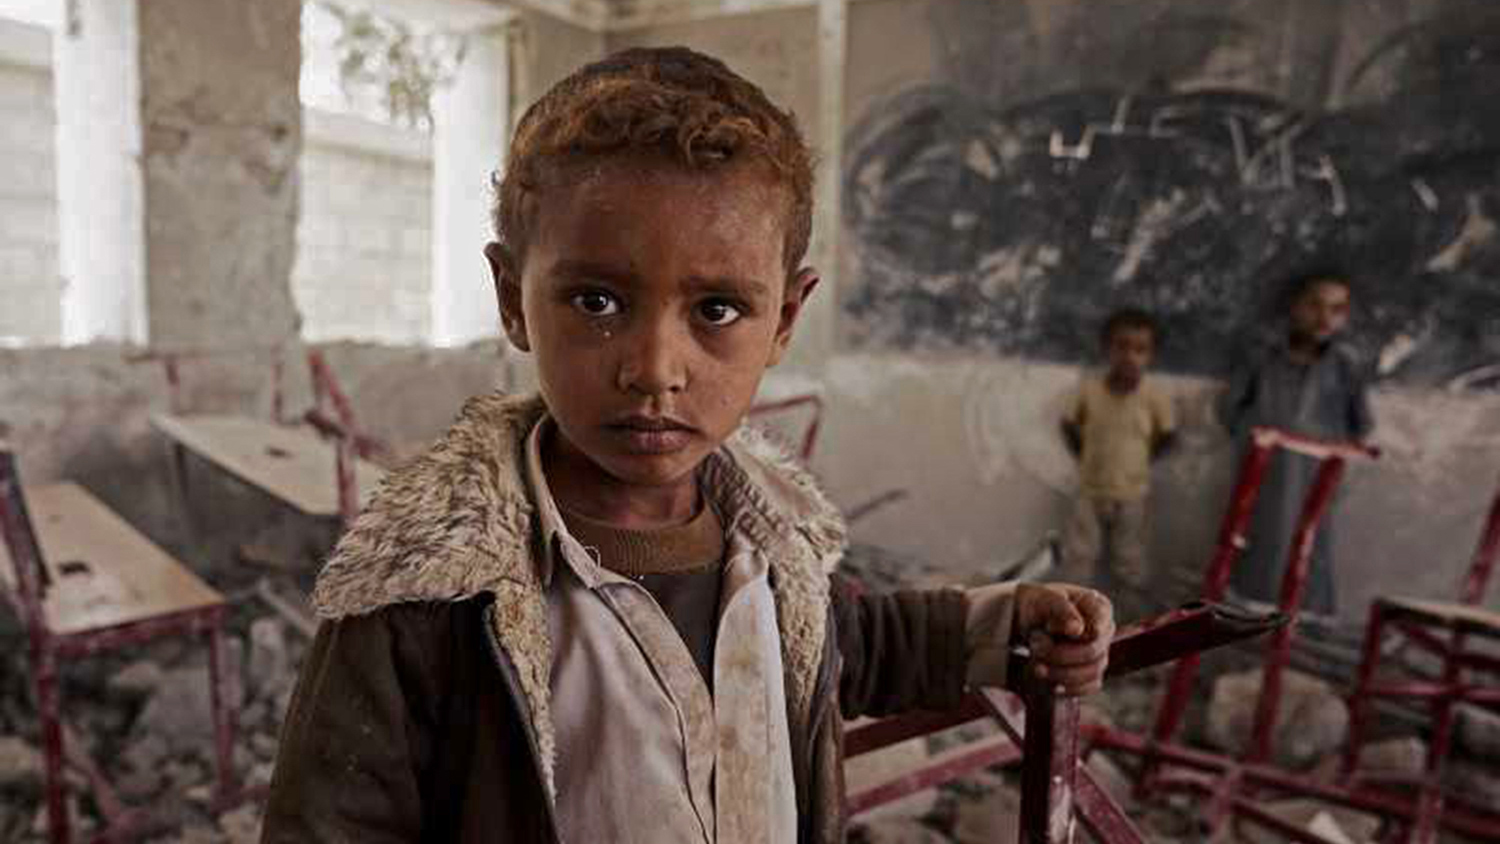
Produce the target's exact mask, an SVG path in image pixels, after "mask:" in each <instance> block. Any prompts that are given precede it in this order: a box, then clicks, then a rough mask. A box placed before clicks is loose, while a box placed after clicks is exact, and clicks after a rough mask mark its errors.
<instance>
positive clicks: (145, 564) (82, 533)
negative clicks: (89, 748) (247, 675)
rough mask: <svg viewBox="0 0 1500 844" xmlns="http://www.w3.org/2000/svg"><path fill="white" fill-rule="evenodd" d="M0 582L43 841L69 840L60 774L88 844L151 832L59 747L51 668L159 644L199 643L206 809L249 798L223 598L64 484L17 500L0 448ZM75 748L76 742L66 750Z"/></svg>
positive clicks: (25, 492)
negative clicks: (206, 723)
mask: <svg viewBox="0 0 1500 844" xmlns="http://www.w3.org/2000/svg"><path fill="white" fill-rule="evenodd" d="M0 535H3V538H4V543H3V544H0V582H3V584H4V587H5V589H4V591H5V595H6V598H7V599H9V602H10V603H11V604H12V605H13V607H14V608H15V610H16V612H17V614H18V615H19V616H20V618H21V621H22V623H23V625H24V626H25V629H26V635H27V639H28V645H29V648H28V650H29V654H28V655H29V658H30V665H31V681H32V690H33V693H34V695H35V699H36V707H37V710H38V716H39V720H40V726H41V741H42V749H43V754H44V761H45V788H46V805H47V834H48V840H49V841H51V842H52V844H66V842H68V841H70V840H71V834H70V829H69V817H68V808H67V781H66V779H65V773H64V767H65V765H68V764H71V765H72V766H73V767H74V768H75V769H77V770H78V771H79V772H80V773H82V774H83V776H84V777H85V779H86V780H87V781H88V782H89V785H90V790H91V796H92V798H93V800H94V803H95V805H96V807H97V808H98V809H99V812H100V814H101V815H103V818H104V828H103V829H102V830H101V831H100V832H99V833H97V834H96V835H95V836H94V837H93V838H92V839H91V840H93V841H118V840H121V839H123V838H128V837H131V836H132V835H137V834H140V833H142V832H145V831H147V830H149V829H150V827H151V826H152V825H153V821H152V816H151V815H150V813H149V812H148V811H146V810H144V809H131V808H127V807H125V806H124V805H122V803H121V801H120V799H119V797H118V796H117V795H116V794H115V792H114V789H113V788H112V787H111V786H110V784H109V782H108V780H107V779H106V778H105V777H104V775H103V773H102V772H101V771H100V770H99V768H98V767H97V766H96V765H95V764H94V763H93V762H92V761H91V760H89V759H88V757H87V756H86V755H84V754H83V753H82V752H81V748H78V747H65V742H64V737H65V733H67V732H70V731H68V730H67V729H66V728H65V726H64V725H65V721H64V718H63V704H62V699H61V694H60V689H59V679H60V678H59V676H58V669H59V667H60V665H61V664H62V663H65V662H68V661H70V660H78V659H83V658H86V657H89V656H92V655H94V654H97V653H100V652H104V651H110V650H118V649H122V648H128V647H131V646H134V645H139V644H142V643H144V642H146V641H149V640H152V639H157V638H162V637H168V636H187V637H202V638H203V639H204V640H205V643H206V644H207V646H208V672H207V676H205V677H204V682H205V683H208V684H209V687H210V693H211V698H210V699H211V705H212V709H213V726H214V759H215V764H216V766H217V775H218V782H217V787H216V790H215V793H214V797H213V807H214V808H215V809H216V810H223V809H226V808H229V807H230V806H233V805H235V804H236V803H238V802H240V801H241V800H243V799H246V798H248V797H251V796H253V795H252V794H250V793H249V792H245V791H242V790H241V789H240V787H239V783H238V781H237V779H236V777H235V774H234V770H233V763H232V760H233V752H232V751H233V746H234V731H235V721H234V713H233V711H232V710H231V709H230V707H229V694H228V684H229V683H230V682H232V679H231V678H230V677H228V676H226V672H225V651H224V623H225V618H226V616H227V614H228V605H227V604H226V603H225V600H224V596H222V595H220V594H219V593H218V592H216V591H215V590H214V589H213V588H212V587H210V586H209V585H208V584H206V583H204V582H203V581H202V580H201V579H199V578H198V577H197V576H196V575H195V574H193V573H192V572H191V571H189V570H188V569H187V568H186V567H184V566H183V565H182V564H181V563H179V562H177V561H176V560H175V559H173V558H172V557H171V556H169V555H168V554H167V553H166V552H165V551H163V550H162V549H161V548H159V547H157V546H156V545H154V544H153V543H152V542H151V541H150V540H149V539H147V538H146V537H145V536H143V535H141V534H140V533H139V532H138V531H136V530H135V529H134V528H132V527H131V526H130V525H129V524H128V523H127V522H126V521H125V520H123V519H121V518H120V517H119V516H118V515H116V514H115V513H114V512H113V511H111V510H110V509H109V508H108V507H106V506H105V505H104V504H103V503H102V502H100V501H99V500H98V499H97V498H95V497H94V496H92V495H90V494H89V493H88V491H87V490H85V489H84V488H83V487H81V486H79V485H78V484H74V483H58V484H49V485H46V486H39V487H33V488H23V487H22V484H21V480H20V477H19V474H18V471H17V468H16V458H15V454H14V452H13V451H12V450H11V448H10V446H9V445H8V444H7V443H5V441H3V440H0ZM67 744H69V745H75V744H76V742H71V741H70V742H67Z"/></svg>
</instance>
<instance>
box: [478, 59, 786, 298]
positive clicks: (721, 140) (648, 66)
mask: <svg viewBox="0 0 1500 844" xmlns="http://www.w3.org/2000/svg"><path fill="white" fill-rule="evenodd" d="M637 151H649V152H654V153H658V154H660V155H662V156H664V157H665V158H666V160H669V161H673V162H676V163H678V164H681V165H682V166H684V167H688V168H691V169H695V170H709V169H712V168H715V167H722V166H725V165H728V164H732V163H737V162H745V161H756V162H764V163H765V164H768V165H770V169H771V172H772V174H773V175H775V176H776V177H777V178H779V179H781V180H782V181H783V182H784V183H785V184H786V186H787V189H788V193H789V194H790V197H789V200H790V201H789V203H788V205H789V207H788V213H787V220H786V240H785V244H784V247H783V254H784V256H785V260H786V265H787V273H788V275H790V274H791V273H792V272H794V271H795V270H796V268H797V265H798V263H799V262H800V261H801V260H802V257H803V255H804V254H806V252H807V245H808V239H809V238H810V237H811V233H812V189H813V174H812V153H811V152H810V151H809V150H808V148H807V145H806V143H805V142H804V141H803V139H802V133H801V132H800V131H799V130H798V128H797V122H796V119H795V118H794V117H793V116H792V115H791V114H790V113H788V112H785V111H783V110H781V109H779V108H777V107H776V105H775V104H774V103H772V102H771V101H770V99H769V98H767V97H766V95H765V92H764V91H762V90H761V89H760V88H758V87H756V86H755V85H754V84H752V83H750V82H749V81H747V80H746V79H744V78H743V77H741V76H739V75H738V74H736V73H735V72H734V71H732V70H730V69H729V68H728V66H726V65H725V64H724V63H723V62H722V61H720V60H718V59H716V58H713V57H711V56H706V55H703V54H702V53H697V52H694V51H693V50H689V49H687V48H686V47H666V48H649V49H648V48H636V49H630V50H625V51H622V52H619V53H616V54H614V55H612V56H610V57H608V58H606V59H603V60H601V61H597V62H594V63H592V64H589V65H585V66H584V67H582V68H580V69H579V70H577V71H575V72H574V73H573V75H571V76H569V77H568V78H566V79H564V80H563V81H561V82H559V83H558V84H557V85H555V86H553V88H552V89H551V90H550V91H548V92H547V93H546V94H545V95H544V96H543V97H542V98H541V99H540V100H537V101H536V102H535V103H534V104H532V106H531V107H530V108H529V109H527V110H526V113H525V115H524V116H522V118H521V122H520V124H519V125H518V126H517V127H516V133H515V137H514V139H513V140H512V141H511V147H510V155H509V160H508V162H507V164H506V168H505V173H504V176H503V178H498V179H496V178H492V183H493V185H494V187H495V189H496V194H497V199H496V203H495V206H494V209H493V220H492V223H493V224H494V227H495V235H496V238H497V239H498V240H499V242H500V244H501V245H502V246H503V247H505V249H506V251H507V252H508V253H509V254H510V255H511V256H512V259H513V260H514V261H516V262H517V264H518V265H519V264H520V263H522V262H524V258H525V251H526V246H527V243H528V241H529V239H530V236H531V234H532V232H531V231H530V228H529V226H530V225H531V223H532V222H533V219H534V217H535V215H536V197H537V195H538V194H539V192H540V191H541V190H542V189H543V188H544V187H545V186H546V180H547V179H548V177H549V176H551V175H553V174H555V173H556V172H557V171H559V170H561V169H563V168H565V167H567V166H569V165H572V164H577V163H581V162H585V161H588V160H591V159H595V160H596V159H598V158H600V157H603V156H609V155H616V154H621V153H627V152H637ZM516 269H519V266H518V267H517V268H516Z"/></svg>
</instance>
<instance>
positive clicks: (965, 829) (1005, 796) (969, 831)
mask: <svg viewBox="0 0 1500 844" xmlns="http://www.w3.org/2000/svg"><path fill="white" fill-rule="evenodd" d="M1020 829H1021V792H1019V791H1017V790H1016V789H1014V788H1011V787H1009V786H1007V787H1004V788H997V789H995V790H994V791H991V792H989V793H988V794H985V795H983V796H982V797H979V798H977V799H974V800H969V801H965V802H964V803H963V804H962V805H960V806H959V808H958V821H957V823H956V824H955V825H954V828H953V837H954V840H956V841H957V842H958V844H993V842H996V841H1015V840H1016V836H1017V834H1018V832H1019V830H1020Z"/></svg>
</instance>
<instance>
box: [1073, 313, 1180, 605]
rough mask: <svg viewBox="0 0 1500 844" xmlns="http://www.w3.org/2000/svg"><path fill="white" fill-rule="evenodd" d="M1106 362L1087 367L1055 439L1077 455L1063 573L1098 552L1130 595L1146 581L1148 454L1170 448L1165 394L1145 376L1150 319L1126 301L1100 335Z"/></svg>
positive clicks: (1077, 578)
mask: <svg viewBox="0 0 1500 844" xmlns="http://www.w3.org/2000/svg"><path fill="white" fill-rule="evenodd" d="M1102 340H1103V343H1104V349H1105V353H1106V355H1107V356H1108V360H1109V369H1108V371H1107V372H1105V373H1104V374H1103V375H1087V376H1085V377H1084V379H1083V385H1082V386H1081V387H1080V388H1079V391H1078V396H1077V398H1076V399H1075V400H1074V402H1073V404H1072V406H1071V407H1070V408H1069V409H1068V412H1067V415H1066V416H1064V417H1063V420H1062V432H1063V439H1064V441H1065V442H1066V443H1067V445H1068V448H1069V450H1070V451H1072V452H1073V455H1074V456H1075V457H1077V458H1078V471H1079V480H1080V490H1079V494H1078V503H1077V505H1076V506H1075V507H1074V508H1073V515H1072V517H1071V518H1070V519H1069V522H1068V527H1067V530H1066V532H1065V534H1064V536H1063V549H1062V554H1063V559H1062V573H1061V578H1060V579H1062V580H1063V581H1068V582H1074V583H1087V582H1089V581H1090V580H1092V579H1093V578H1094V577H1095V576H1096V575H1097V572H1096V571H1095V567H1096V565H1097V564H1098V561H1099V560H1100V559H1101V558H1103V559H1107V560H1108V561H1109V564H1110V565H1111V567H1112V568H1113V570H1114V573H1115V575H1116V579H1118V580H1119V581H1121V584H1120V585H1122V586H1126V587H1128V588H1129V589H1131V590H1133V591H1135V592H1136V593H1138V594H1137V596H1136V597H1137V598H1143V597H1144V596H1143V595H1141V594H1139V593H1141V592H1142V591H1143V590H1144V589H1145V586H1146V579H1147V571H1146V496H1147V493H1148V492H1149V491H1150V486H1151V462H1152V461H1153V460H1155V459H1156V458H1158V457H1160V456H1161V455H1163V454H1164V453H1166V451H1167V450H1168V449H1169V448H1171V446H1172V443H1173V441H1174V439H1175V436H1176V430H1177V422H1176V419H1175V417H1174V415H1173V412H1172V402H1171V400H1170V399H1169V398H1168V397H1167V396H1166V394H1164V393H1163V392H1162V391H1160V390H1158V389H1157V388H1156V386H1155V385H1154V384H1152V383H1151V382H1149V381H1147V380H1146V377H1145V375H1146V369H1147V367H1149V366H1150V365H1151V359H1152V356H1153V355H1154V354H1155V351H1156V340H1157V329H1156V322H1155V320H1153V319H1152V318H1151V315H1150V314H1147V313H1146V312H1145V311H1141V310H1138V309H1134V308H1126V309H1122V310H1118V311H1116V312H1115V313H1113V314H1111V315H1110V317H1109V319H1108V320H1107V321H1106V322H1105V323H1104V331H1103V335H1102Z"/></svg>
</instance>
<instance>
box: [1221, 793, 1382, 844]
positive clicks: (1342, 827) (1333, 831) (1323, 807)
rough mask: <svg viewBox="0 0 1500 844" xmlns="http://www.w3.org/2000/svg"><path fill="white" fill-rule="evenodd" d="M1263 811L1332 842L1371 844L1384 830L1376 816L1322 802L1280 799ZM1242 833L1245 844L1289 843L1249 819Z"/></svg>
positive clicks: (1262, 806)
mask: <svg viewBox="0 0 1500 844" xmlns="http://www.w3.org/2000/svg"><path fill="white" fill-rule="evenodd" d="M1260 808H1262V809H1264V810H1265V811H1267V812H1269V813H1270V814H1272V815H1274V816H1275V817H1277V818H1279V819H1281V820H1283V821H1286V822H1287V823H1289V824H1291V825H1293V826H1297V827H1301V828H1302V829H1305V830H1308V831H1309V832H1315V833H1317V834H1319V835H1321V836H1323V837H1324V838H1326V839H1328V840H1329V841H1335V842H1348V844H1368V842H1371V841H1374V840H1375V835H1376V833H1377V832H1379V831H1380V818H1378V817H1376V816H1375V815H1367V814H1365V813H1363V812H1356V811H1354V810H1352V809H1345V808H1343V807H1341V806H1335V805H1333V804H1330V803H1324V802H1322V801H1320V800H1301V799H1299V800H1278V801H1276V802H1274V803H1263V804H1261V806H1260ZM1238 831H1239V838H1240V841H1241V842H1242V844H1282V842H1284V841H1286V837H1285V836H1283V835H1282V834H1281V833H1279V832H1274V831H1272V830H1270V829H1267V828H1266V827H1263V826H1261V825H1259V824H1256V823H1252V822H1250V821H1247V820H1242V821H1240V823H1239V830H1238Z"/></svg>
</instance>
